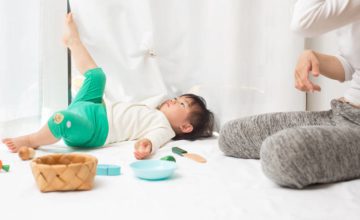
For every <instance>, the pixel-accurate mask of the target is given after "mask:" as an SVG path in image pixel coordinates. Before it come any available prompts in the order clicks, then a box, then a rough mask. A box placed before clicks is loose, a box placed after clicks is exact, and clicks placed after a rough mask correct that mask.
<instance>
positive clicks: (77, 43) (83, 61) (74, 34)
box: [63, 13, 97, 74]
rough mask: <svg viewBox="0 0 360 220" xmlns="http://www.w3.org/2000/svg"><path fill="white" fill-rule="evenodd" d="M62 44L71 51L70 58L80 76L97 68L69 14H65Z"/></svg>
mask: <svg viewBox="0 0 360 220" xmlns="http://www.w3.org/2000/svg"><path fill="white" fill-rule="evenodd" d="M63 42H64V44H65V46H66V47H68V48H69V49H70V50H71V56H72V58H73V59H74V61H75V66H76V68H77V69H78V70H79V72H80V73H81V74H84V73H85V72H86V71H87V70H89V69H93V68H96V67H97V65H96V63H95V61H94V60H93V58H92V57H91V55H90V54H89V52H88V51H87V49H86V47H85V46H84V45H83V43H82V42H81V40H80V36H79V32H78V30H77V27H76V24H75V22H74V20H73V17H72V14H71V13H69V14H67V16H66V19H65V30H64V35H63Z"/></svg>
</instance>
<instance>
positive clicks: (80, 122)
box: [2, 13, 214, 159]
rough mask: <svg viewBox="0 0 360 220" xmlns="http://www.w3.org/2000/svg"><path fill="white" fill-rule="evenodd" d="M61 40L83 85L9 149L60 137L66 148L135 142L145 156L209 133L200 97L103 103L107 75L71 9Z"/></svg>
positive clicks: (13, 140)
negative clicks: (148, 103)
mask: <svg viewBox="0 0 360 220" xmlns="http://www.w3.org/2000/svg"><path fill="white" fill-rule="evenodd" d="M63 42H64V44H65V45H66V46H67V47H68V48H69V49H70V50H71V54H72V57H73V59H74V62H75V65H76V67H77V69H78V70H79V72H80V73H82V74H84V76H85V80H84V83H83V85H82V87H81V88H80V90H79V92H78V94H77V95H76V97H75V98H74V100H73V101H72V103H71V104H70V105H69V107H68V108H67V109H66V110H63V111H58V112H56V113H54V115H53V116H52V117H50V119H49V120H48V122H47V124H46V125H44V126H43V127H42V128H41V129H40V130H39V131H37V132H35V133H31V134H28V135H24V136H20V137H15V138H4V139H3V140H2V142H3V143H4V144H5V145H6V146H7V147H8V148H9V150H10V151H12V152H17V151H18V150H19V148H20V147H22V146H27V147H31V148H38V147H39V146H42V145H49V144H54V143H56V142H58V141H59V140H60V139H61V138H63V140H64V142H65V143H66V144H67V145H68V146H75V147H84V148H95V147H101V146H103V145H106V144H111V143H115V142H120V141H128V140H137V141H136V143H135V150H134V156H135V157H136V158H137V159H144V158H146V157H148V156H149V155H150V154H152V153H154V152H156V150H157V149H158V148H159V147H161V146H162V145H164V144H165V143H166V142H168V141H169V140H171V139H173V138H175V139H188V140H195V139H197V138H200V137H209V136H211V135H212V130H213V125H214V115H213V113H212V112H211V111H209V110H208V109H207V108H206V103H205V101H204V99H203V98H201V97H199V96H196V95H194V94H184V95H181V96H179V97H177V98H174V99H170V100H167V101H165V102H163V103H162V104H161V105H160V106H158V107H157V108H156V109H154V108H150V107H148V106H146V105H143V104H138V103H123V102H118V103H110V102H104V101H103V94H104V90H105V83H106V77H105V74H104V72H103V71H102V69H101V68H99V67H98V66H97V65H96V63H95V61H94V60H93V59H92V57H91V55H90V54H89V52H88V51H87V49H86V48H85V46H84V45H83V44H82V42H81V40H80V37H79V33H78V31H77V27H76V24H75V22H74V21H73V18H72V14H71V13H69V14H68V15H67V16H66V21H65V33H64V35H63Z"/></svg>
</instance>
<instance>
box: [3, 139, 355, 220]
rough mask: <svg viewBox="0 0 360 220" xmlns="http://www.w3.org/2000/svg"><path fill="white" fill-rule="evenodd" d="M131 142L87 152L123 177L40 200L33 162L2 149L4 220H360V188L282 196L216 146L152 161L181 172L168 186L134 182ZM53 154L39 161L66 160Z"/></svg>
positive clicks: (257, 170) (99, 179)
mask: <svg viewBox="0 0 360 220" xmlns="http://www.w3.org/2000/svg"><path fill="white" fill-rule="evenodd" d="M173 146H179V147H181V148H184V149H186V150H188V151H191V152H195V153H199V154H201V155H203V156H205V157H206V159H207V160H208V162H207V163H206V164H200V163H196V162H194V161H191V160H189V159H187V158H183V157H180V156H177V155H174V154H172V153H171V147H173ZM132 150H133V142H126V143H122V144H118V145H116V146H111V147H105V148H102V149H98V150H93V151H82V153H89V154H92V155H94V156H96V157H97V158H98V160H99V163H107V164H118V165H120V166H121V168H122V174H121V175H120V176H113V177H106V176H96V178H95V187H94V189H92V190H91V191H82V192H65V193H64V192H63V193H61V192H51V193H41V192H40V191H39V190H38V188H37V186H36V184H35V181H34V178H33V176H32V173H31V169H30V166H29V161H21V160H20V159H19V157H18V156H17V154H12V153H10V152H8V151H7V149H6V148H5V147H4V146H0V159H1V160H2V161H3V163H4V164H10V165H11V171H10V172H9V173H5V172H3V171H2V172H0V210H1V211H0V219H6V220H11V219H25V218H26V219H38V220H40V219H61V220H64V219H114V220H115V219H116V220H119V219H156V220H158V219H224V220H225V219H226V220H228V219H246V220H248V219H276V220H279V219H291V220H293V219H296V220H297V219H317V220H318V219H326V220H331V219H334V220H338V219H341V220H345V219H354V220H355V219H360V190H359V189H360V180H355V181H348V182H343V183H337V184H329V185H322V186H316V187H311V188H309V189H305V190H292V189H286V188H281V187H279V186H277V185H275V184H274V183H272V182H271V181H270V180H268V179H267V178H266V177H265V176H264V175H263V173H262V171H261V166H260V163H259V161H257V160H242V159H235V158H230V157H225V156H223V154H222V153H221V152H220V150H219V149H218V146H217V140H216V139H207V140H200V141H196V142H190V141H177V142H171V143H169V144H167V145H166V146H165V147H164V148H162V149H160V151H159V152H158V153H157V154H156V155H155V156H154V157H153V158H152V159H158V158H161V157H163V156H165V155H173V156H175V158H176V159H177V165H178V169H177V170H176V172H175V175H174V176H173V177H172V178H171V179H168V180H163V181H145V180H141V179H137V178H136V177H134V175H133V173H132V170H131V169H130V168H129V166H128V165H129V164H130V163H131V162H133V161H135V159H134V157H133V155H132ZM70 151H71V150H70V149H69V148H67V147H64V146H47V147H43V148H41V149H40V150H37V156H41V155H45V154H49V153H66V152H70Z"/></svg>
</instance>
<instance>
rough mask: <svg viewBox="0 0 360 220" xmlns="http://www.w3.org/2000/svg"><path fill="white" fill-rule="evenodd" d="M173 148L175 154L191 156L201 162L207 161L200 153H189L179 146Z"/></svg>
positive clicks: (190, 157)
mask: <svg viewBox="0 0 360 220" xmlns="http://www.w3.org/2000/svg"><path fill="white" fill-rule="evenodd" d="M171 150H172V152H173V153H174V154H177V155H180V156H182V157H186V158H189V159H191V160H194V161H196V162H199V163H206V159H205V158H204V157H202V156H200V155H198V154H193V153H188V152H187V151H186V150H183V149H181V148H179V147H173V148H172V149H171Z"/></svg>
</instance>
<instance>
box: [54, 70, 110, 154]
mask: <svg viewBox="0 0 360 220" xmlns="http://www.w3.org/2000/svg"><path fill="white" fill-rule="evenodd" d="M84 76H85V77H86V78H85V81H84V83H83V85H82V87H81V88H80V91H79V92H78V94H77V95H76V97H75V99H74V100H73V102H72V103H71V104H70V105H69V107H68V108H67V109H66V110H63V111H58V112H55V113H54V115H53V116H52V117H50V119H49V120H48V126H49V129H50V131H51V133H52V134H53V135H54V136H55V137H56V138H63V140H64V142H65V143H66V144H67V145H68V146H72V147H88V148H91V147H99V146H103V145H104V143H105V141H106V137H107V135H108V131H109V125H108V120H107V116H106V108H105V104H104V103H103V99H102V97H103V94H104V90H105V83H106V77H105V74H104V72H103V71H102V69H101V68H95V69H90V70H88V71H87V72H86V73H85V74H84Z"/></svg>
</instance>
